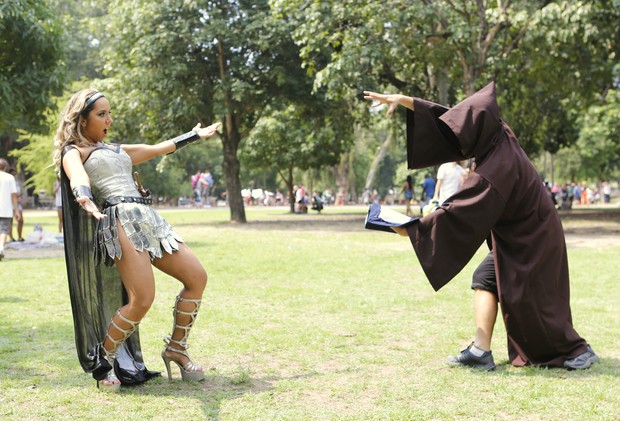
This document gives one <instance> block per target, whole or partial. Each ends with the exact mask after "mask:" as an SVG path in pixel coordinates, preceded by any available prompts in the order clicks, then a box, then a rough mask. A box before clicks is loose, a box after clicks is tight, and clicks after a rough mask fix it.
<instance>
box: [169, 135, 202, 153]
mask: <svg viewBox="0 0 620 421" xmlns="http://www.w3.org/2000/svg"><path fill="white" fill-rule="evenodd" d="M198 140H200V136H199V135H198V133H196V132H195V131H194V130H192V131H191V132H187V133H185V134H182V135H181V136H177V137H175V138H174V139H172V141H173V142H174V146H175V147H176V149H175V151H178V150H179V149H181V148H182V147H184V146H187V145H189V144H190V143H194V142H197V141H198Z"/></svg>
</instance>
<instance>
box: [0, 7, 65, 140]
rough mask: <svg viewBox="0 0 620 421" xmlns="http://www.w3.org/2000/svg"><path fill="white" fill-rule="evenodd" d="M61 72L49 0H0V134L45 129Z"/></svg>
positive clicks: (57, 30)
mask: <svg viewBox="0 0 620 421" xmlns="http://www.w3.org/2000/svg"><path fill="white" fill-rule="evenodd" d="M64 72H65V66H64V62H63V52H62V48H61V28H60V25H59V22H58V20H57V19H56V17H55V15H54V13H53V12H52V9H51V8H50V6H49V2H48V1H44V0H11V1H3V2H0V103H1V104H2V106H1V107H0V134H5V135H10V136H13V135H15V132H16V130H17V129H22V130H26V131H29V132H41V131H46V130H47V128H46V125H45V123H46V116H45V115H46V113H47V112H48V111H49V110H53V109H54V103H53V100H52V95H54V94H56V95H57V94H59V93H60V90H61V88H62V86H63V82H64V79H63V78H64Z"/></svg>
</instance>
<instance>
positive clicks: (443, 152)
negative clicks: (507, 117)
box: [407, 82, 504, 169]
mask: <svg viewBox="0 0 620 421" xmlns="http://www.w3.org/2000/svg"><path fill="white" fill-rule="evenodd" d="M414 109H415V111H411V110H407V111H408V112H407V163H408V167H409V168H410V169H415V168H424V167H430V166H433V165H439V164H443V163H445V162H450V161H462V160H465V159H469V158H472V157H476V160H481V159H482V158H483V157H484V156H485V155H486V154H487V153H488V151H489V150H490V149H491V148H492V147H493V146H494V144H495V143H496V141H497V140H498V138H499V137H500V134H501V133H502V132H503V130H504V129H503V128H504V125H503V123H502V121H501V119H500V116H499V106H498V105H497V100H496V97H495V83H494V82H491V83H489V84H488V85H487V86H485V87H484V88H482V89H480V90H479V91H478V92H476V93H475V94H473V95H472V96H470V97H468V98H467V99H465V100H463V101H462V102H460V103H458V104H457V105H455V106H454V107H452V108H447V107H445V106H443V105H439V104H435V103H433V102H430V101H426V100H423V99H419V98H414ZM429 122H431V123H429Z"/></svg>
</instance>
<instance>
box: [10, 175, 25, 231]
mask: <svg viewBox="0 0 620 421" xmlns="http://www.w3.org/2000/svg"><path fill="white" fill-rule="evenodd" d="M8 173H9V174H11V175H12V176H13V177H15V185H16V186H17V214H18V217H16V218H15V222H17V240H16V239H15V237H13V220H12V219H11V228H10V232H9V236H10V237H11V241H22V242H23V241H25V240H24V237H23V233H24V186H23V183H22V182H21V181H20V179H19V178H18V176H17V170H16V169H15V168H9V171H8Z"/></svg>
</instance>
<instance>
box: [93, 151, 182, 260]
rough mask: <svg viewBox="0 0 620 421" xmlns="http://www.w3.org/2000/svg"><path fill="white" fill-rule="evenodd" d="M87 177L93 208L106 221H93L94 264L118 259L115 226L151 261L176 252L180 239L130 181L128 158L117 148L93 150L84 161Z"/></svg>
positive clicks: (119, 251)
mask: <svg viewBox="0 0 620 421" xmlns="http://www.w3.org/2000/svg"><path fill="white" fill-rule="evenodd" d="M84 169H85V170H86V173H87V174H88V176H89V178H90V183H91V189H92V192H93V197H94V199H95V203H96V204H97V207H98V208H99V209H101V210H102V213H104V214H105V215H107V218H104V219H102V220H99V221H98V222H97V229H96V234H95V241H94V248H95V250H94V251H95V263H96V264H97V265H98V264H99V263H100V262H101V260H103V261H104V263H105V265H107V266H111V265H112V264H113V263H114V259H115V258H118V259H120V258H122V250H121V245H120V243H119V240H118V229H117V223H118V225H120V226H121V227H122V229H123V230H124V231H125V234H127V237H128V238H129V240H130V241H131V243H132V244H133V246H134V248H135V249H136V250H138V251H143V250H146V251H148V253H149V255H150V257H151V260H152V259H154V258H160V257H162V255H163V251H164V250H165V251H166V252H167V253H172V252H173V251H175V250H178V249H179V244H178V243H179V242H183V238H181V236H180V235H179V234H177V233H176V232H175V231H174V229H173V228H172V226H171V225H170V224H169V223H168V222H167V221H166V220H165V219H164V218H162V217H161V215H160V214H159V213H158V212H157V211H156V210H155V209H153V207H151V206H150V202H151V200H150V198H144V197H143V196H142V195H141V194H140V192H139V190H138V187H137V186H136V183H135V182H134V180H133V177H132V174H131V170H132V162H131V158H130V157H129V155H128V154H127V152H125V151H124V150H123V149H122V148H121V147H120V145H106V146H102V147H98V148H96V149H94V150H93V151H92V152H91V154H90V155H89V157H88V158H87V159H86V161H85V162H84Z"/></svg>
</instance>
